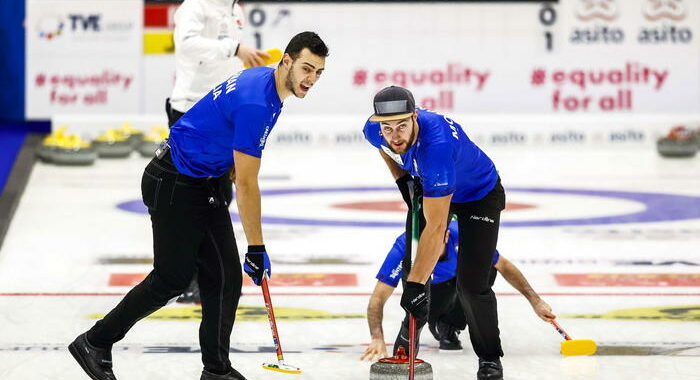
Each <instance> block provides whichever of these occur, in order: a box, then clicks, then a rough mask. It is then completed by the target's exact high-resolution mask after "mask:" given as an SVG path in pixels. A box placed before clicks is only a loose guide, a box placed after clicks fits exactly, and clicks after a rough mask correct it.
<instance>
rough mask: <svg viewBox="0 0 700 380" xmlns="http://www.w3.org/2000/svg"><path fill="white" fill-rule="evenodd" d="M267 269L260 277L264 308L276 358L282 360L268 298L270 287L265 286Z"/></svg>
mask: <svg viewBox="0 0 700 380" xmlns="http://www.w3.org/2000/svg"><path fill="white" fill-rule="evenodd" d="M267 279H268V276H267V271H265V274H264V275H263V279H262V284H261V285H262V293H263V298H264V299H265V308H266V309H267V319H269V320H270V329H271V330H272V340H273V341H274V343H275V350H277V360H278V361H280V362H282V361H284V356H283V355H282V345H281V344H280V337H279V334H278V333H277V323H275V312H274V311H273V310H272V299H270V288H268V286H267Z"/></svg>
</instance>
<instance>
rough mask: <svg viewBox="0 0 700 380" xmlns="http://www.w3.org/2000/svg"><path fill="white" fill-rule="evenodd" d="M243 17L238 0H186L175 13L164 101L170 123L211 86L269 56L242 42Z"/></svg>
mask: <svg viewBox="0 0 700 380" xmlns="http://www.w3.org/2000/svg"><path fill="white" fill-rule="evenodd" d="M244 22H245V16H244V14H243V9H241V6H240V5H239V4H238V1H237V0H185V1H184V2H183V3H182V5H180V7H179V8H178V9H177V11H176V12H175V35H174V40H175V87H174V88H173V92H172V95H171V96H170V99H169V100H168V101H167V103H166V111H167V114H168V124H169V125H170V126H172V124H174V123H175V122H176V121H177V119H179V118H180V116H182V115H183V114H184V113H185V112H187V111H188V110H189V109H190V108H191V107H192V106H193V105H194V104H195V103H197V101H198V100H199V99H201V98H202V97H203V96H204V95H205V94H206V93H208V92H209V90H211V89H212V88H213V87H214V86H216V85H217V84H219V83H221V82H222V81H224V80H226V78H228V77H230V76H231V75H233V74H235V73H237V72H238V71H241V70H242V69H243V64H246V65H247V66H262V65H264V59H265V58H267V57H269V55H268V54H267V53H266V52H264V51H261V50H258V49H255V48H253V47H250V46H246V45H244V44H243V43H242V42H241V40H242V36H243V26H244Z"/></svg>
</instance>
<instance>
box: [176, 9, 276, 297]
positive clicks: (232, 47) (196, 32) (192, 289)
mask: <svg viewBox="0 0 700 380" xmlns="http://www.w3.org/2000/svg"><path fill="white" fill-rule="evenodd" d="M244 23H245V15H244V13H243V9H241V6H240V5H239V4H238V1H237V0H185V1H184V2H183V3H182V5H180V7H179V8H178V9H177V11H176V12H175V35H174V40H175V87H174V88H173V92H172V95H171V96H170V98H169V99H167V100H166V103H165V112H166V114H167V116H168V127H172V126H173V124H175V122H176V121H177V120H178V119H180V117H181V116H182V115H184V114H185V112H187V111H188V110H189V109H190V108H192V106H193V105H194V104H195V103H197V102H198V101H199V100H200V99H201V98H202V97H203V96H204V95H206V94H207V93H208V92H209V91H210V90H211V89H212V88H214V87H215V86H216V85H218V84H219V83H221V82H222V81H224V80H226V78H229V77H230V76H231V75H233V74H235V73H237V72H239V71H241V70H242V69H243V65H244V64H245V65H246V66H249V67H254V66H262V65H264V60H265V58H267V57H269V55H268V54H267V53H266V52H264V51H261V50H258V49H255V48H253V47H250V46H246V45H244V44H243V43H242V42H241V41H242V37H243V26H244ZM230 177H231V176H230V175H229V178H230ZM222 188H223V189H224V191H225V194H224V196H225V198H226V200H227V203H228V204H231V199H232V188H231V184H230V183H229V184H227V186H223V187H222ZM177 301H178V302H181V303H199V302H200V296H199V287H198V286H197V281H196V276H195V278H194V279H193V281H192V283H191V284H190V286H189V287H188V288H187V290H186V291H185V293H183V295H182V296H180V297H179V298H178V300H177Z"/></svg>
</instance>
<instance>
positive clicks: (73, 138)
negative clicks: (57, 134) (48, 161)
mask: <svg viewBox="0 0 700 380" xmlns="http://www.w3.org/2000/svg"><path fill="white" fill-rule="evenodd" d="M96 159H97V152H96V151H95V148H93V147H92V145H91V144H90V143H89V142H87V141H84V140H82V139H81V138H80V137H78V136H77V135H70V136H67V137H66V138H65V139H64V140H63V141H62V142H61V144H59V145H58V147H57V149H56V150H55V151H54V153H53V159H52V161H53V163H54V164H56V165H92V164H93V163H95V160H96Z"/></svg>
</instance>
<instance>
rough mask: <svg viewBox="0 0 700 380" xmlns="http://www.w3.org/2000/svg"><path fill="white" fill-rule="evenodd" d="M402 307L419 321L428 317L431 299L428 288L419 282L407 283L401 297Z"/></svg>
mask: <svg viewBox="0 0 700 380" xmlns="http://www.w3.org/2000/svg"><path fill="white" fill-rule="evenodd" d="M401 307H402V308H403V309H404V310H406V312H407V313H410V314H413V316H414V317H416V318H417V319H418V320H423V319H425V318H426V317H427V316H428V309H429V298H428V292H427V290H426V286H425V285H423V284H421V283H419V282H412V281H406V286H404V288H403V295H402V296H401Z"/></svg>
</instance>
